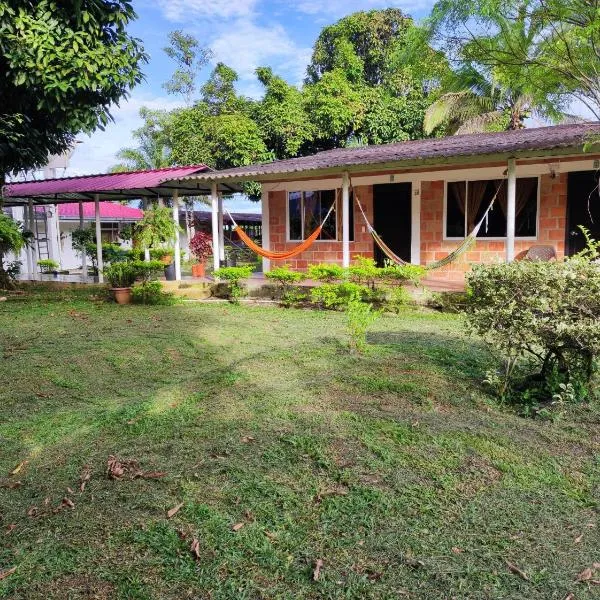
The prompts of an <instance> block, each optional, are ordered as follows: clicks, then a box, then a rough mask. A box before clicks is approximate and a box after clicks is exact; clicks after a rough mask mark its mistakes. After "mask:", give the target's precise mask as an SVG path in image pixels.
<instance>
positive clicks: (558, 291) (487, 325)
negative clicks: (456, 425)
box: [467, 256, 600, 406]
mask: <svg viewBox="0 0 600 600" xmlns="http://www.w3.org/2000/svg"><path fill="white" fill-rule="evenodd" d="M468 284H469V303H468V305H467V316H468V324H469V327H470V329H471V330H473V331H475V332H477V333H478V334H480V335H481V336H482V337H483V338H484V339H485V340H486V341H487V342H488V343H489V344H490V345H491V346H492V347H493V348H495V349H496V350H498V351H499V352H500V353H501V354H502V356H503V358H504V360H505V371H504V374H503V375H502V376H501V377H500V379H499V380H498V381H499V383H500V385H499V386H498V391H499V393H500V395H501V396H503V397H505V398H510V397H513V398H517V399H518V400H519V401H520V402H525V403H528V404H534V405H536V406H541V405H543V404H544V403H546V404H548V403H550V402H551V401H552V396H553V395H554V394H556V393H558V390H559V384H561V383H564V384H567V383H570V384H572V385H573V386H574V388H575V390H576V392H577V396H578V398H583V397H585V396H586V395H587V394H588V393H589V389H590V388H589V386H590V381H591V378H592V375H593V373H594V368H595V361H596V360H597V358H598V356H599V355H600V327H599V326H598V315H599V314H600V265H598V264H597V263H595V262H592V261H590V260H588V259H587V258H586V257H585V256H575V257H572V258H569V259H566V260H564V261H558V262H542V261H518V262H513V263H509V264H499V265H477V266H475V267H474V269H473V272H472V273H471V274H470V275H469V276H468ZM520 370H521V371H524V374H523V376H522V377H519V376H518V375H519V371H520Z"/></svg>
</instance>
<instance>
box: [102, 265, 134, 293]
mask: <svg viewBox="0 0 600 600" xmlns="http://www.w3.org/2000/svg"><path fill="white" fill-rule="evenodd" d="M103 274H104V277H105V278H106V279H107V281H108V282H109V283H110V285H111V287H113V288H128V287H131V286H132V285H133V284H134V282H135V280H136V278H137V276H138V268H137V267H136V265H135V264H134V263H133V262H117V263H114V264H112V265H109V266H108V267H106V268H105V269H104V271H103Z"/></svg>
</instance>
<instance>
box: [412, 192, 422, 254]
mask: <svg viewBox="0 0 600 600" xmlns="http://www.w3.org/2000/svg"><path fill="white" fill-rule="evenodd" d="M410 210H411V226H410V229H411V236H410V262H411V263H412V264H413V265H420V264H421V182H420V181H415V182H414V183H413V184H412V200H411V207H410Z"/></svg>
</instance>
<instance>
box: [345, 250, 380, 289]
mask: <svg viewBox="0 0 600 600" xmlns="http://www.w3.org/2000/svg"><path fill="white" fill-rule="evenodd" d="M382 271H383V269H381V268H380V267H378V266H377V265H376V264H375V261H374V260H373V259H372V258H366V257H364V256H355V257H354V264H352V265H350V267H349V268H348V275H349V277H350V281H354V282H355V283H361V284H365V285H369V286H371V287H372V288H375V282H376V281H377V280H378V279H380V278H381V274H382Z"/></svg>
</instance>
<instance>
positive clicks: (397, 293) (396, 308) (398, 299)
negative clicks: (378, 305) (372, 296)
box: [385, 285, 413, 313]
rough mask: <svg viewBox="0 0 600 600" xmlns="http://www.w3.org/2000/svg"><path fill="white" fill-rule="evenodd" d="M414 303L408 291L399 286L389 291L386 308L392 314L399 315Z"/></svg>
mask: <svg viewBox="0 0 600 600" xmlns="http://www.w3.org/2000/svg"><path fill="white" fill-rule="evenodd" d="M412 303H413V300H412V298H411V297H410V294H409V293H408V291H407V289H406V288H405V287H403V286H401V285H397V286H394V287H392V288H391V289H390V290H389V292H388V296H387V298H386V300H385V308H386V309H387V310H389V311H390V312H395V313H399V312H400V311H401V310H402V309H403V308H404V307H406V306H408V305H409V304H412Z"/></svg>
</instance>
